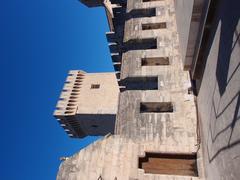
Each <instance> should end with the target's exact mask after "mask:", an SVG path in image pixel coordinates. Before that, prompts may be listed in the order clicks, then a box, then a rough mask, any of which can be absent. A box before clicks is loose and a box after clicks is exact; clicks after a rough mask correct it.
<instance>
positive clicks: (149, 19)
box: [54, 0, 240, 180]
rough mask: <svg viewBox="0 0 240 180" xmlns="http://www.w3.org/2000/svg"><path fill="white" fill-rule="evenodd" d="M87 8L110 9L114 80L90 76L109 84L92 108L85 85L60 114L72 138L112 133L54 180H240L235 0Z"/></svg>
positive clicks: (129, 0) (103, 2) (166, 0)
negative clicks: (71, 104) (73, 101)
mask: <svg viewBox="0 0 240 180" xmlns="http://www.w3.org/2000/svg"><path fill="white" fill-rule="evenodd" d="M81 2H82V3H83V4H85V5H86V6H88V7H97V6H103V7H104V8H105V10H106V15H107V19H108V22H109V29H110V32H107V33H106V36H107V40H108V43H109V49H110V53H111V57H112V61H113V66H114V69H115V73H114V78H113V73H103V74H108V75H109V76H99V75H98V74H96V76H94V78H99V79H100V78H103V79H104V81H108V85H109V86H108V87H106V89H104V90H103V91H104V92H103V94H101V96H102V97H106V99H105V98H103V99H101V100H99V101H96V102H95V103H93V104H92V103H89V102H88V99H89V98H93V99H95V97H96V96H98V94H97V95H95V94H94V93H92V92H91V91H90V89H91V86H90V85H92V84H93V85H97V83H94V82H92V81H91V78H89V79H88V78H86V79H85V81H84V83H85V84H87V85H86V86H85V87H86V88H85V91H86V92H88V93H86V94H85V93H83V94H81V91H79V94H78V96H79V98H78V99H77V100H76V106H74V107H75V108H76V109H74V108H73V111H72V113H70V115H69V114H66V112H67V111H66V107H65V106H64V107H65V109H64V108H63V109H64V113H62V111H61V109H60V110H59V109H57V110H56V111H55V114H54V115H55V116H56V117H57V119H59V122H60V123H61V124H64V125H65V126H66V125H67V126H68V128H65V129H69V130H68V131H67V132H68V134H69V135H70V136H71V137H78V138H79V137H80V138H81V137H84V136H86V135H106V134H107V133H109V134H107V135H106V136H104V137H103V138H101V139H100V140H98V141H96V142H94V143H92V144H90V145H89V146H88V147H86V148H84V149H82V150H81V151H79V152H78V153H76V154H75V155H73V156H72V157H69V158H68V159H67V160H65V161H63V162H62V163H61V165H60V168H59V172H58V175H57V179H58V180H160V179H161V180H165V179H168V180H170V179H189V180H190V179H213V180H215V179H238V177H239V176H240V175H239V171H238V170H237V169H238V167H239V165H240V162H239V158H238V157H239V155H238V152H239V150H240V148H239V139H238V137H239V132H240V131H239V129H240V127H239V126H238V125H239V123H238V119H239V113H240V112H239V101H238V100H239V91H240V88H239V87H240V75H239V72H240V71H239V57H240V56H239V55H240V53H239V52H240V51H239V45H240V43H239V27H240V26H239V12H238V11H237V8H235V7H234V5H235V6H236V5H237V4H239V3H238V2H237V1H234V0H233V1H232V2H231V3H226V1H224V0H221V1H214V0H212V1H210V0H111V1H109V0H98V1H97V0H81ZM226 13H228V14H229V15H228V16H227V17H224V14H226ZM225 24H227V25H225ZM226 27H230V30H229V29H228V30H226V29H224V28H226ZM209 28H210V29H211V30H212V32H211V31H209ZM229 31H230V32H229ZM209 33H210V34H209ZM221 33H224V34H221ZM225 36H226V38H225V39H223V38H224V37H225ZM229 38H230V39H229ZM222 39H223V40H222ZM225 43H226V44H225ZM206 45H207V46H206ZM219 46H220V49H218V47H219ZM225 46H227V47H228V49H227V50H229V51H231V52H228V53H227V54H226V53H225V50H226V49H224V47H225ZM217 52H218V56H217V55H216V53H217ZM206 53H207V54H206ZM217 58H218V59H217ZM216 59H217V60H216ZM219 63H220V64H219ZM226 71H227V72H226ZM74 72H75V71H74ZM76 72H78V73H80V74H81V73H82V74H84V73H83V72H82V71H76ZM86 74H87V73H85V75H86ZM222 75H224V76H222ZM225 75H226V77H225ZM79 76H81V75H79ZM94 78H93V79H94ZM80 79H81V78H80ZM209 82H211V83H209ZM214 82H215V83H214ZM84 83H83V84H84ZM100 86H101V85H100ZM71 88H72V86H71V87H70V91H72V90H73V89H71ZM108 88H109V89H108ZM112 88H113V89H114V90H112ZM83 89H84V88H83ZM83 92H84V91H83ZM61 100H62V99H61ZM66 101H68V100H66ZM85 103H87V104H86V106H85ZM60 104H61V102H60ZM66 104H69V103H68V102H66ZM78 107H79V109H77V108H78ZM81 111H82V112H81ZM85 114H88V116H85ZM109 115H111V116H109ZM69 117H71V118H72V119H75V120H74V121H72V120H71V119H69ZM218 119H219V121H221V123H218V122H217V121H218ZM72 122H73V123H72ZM76 124H77V126H76ZM65 126H64V127H65ZM96 129H98V130H96ZM76 132H80V133H79V134H77V133H76ZM74 133H75V134H74ZM210 136H211V139H210ZM213 137H214V138H213ZM227 137H229V138H227ZM226 143H227V144H226ZM229 157H230V159H229Z"/></svg>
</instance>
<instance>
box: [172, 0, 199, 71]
mask: <svg viewBox="0 0 240 180" xmlns="http://www.w3.org/2000/svg"><path fill="white" fill-rule="evenodd" d="M194 1H195V3H196V1H199V0H174V3H175V9H176V22H177V29H178V34H179V41H180V52H181V56H182V59H183V65H184V66H185V67H187V66H190V65H191V62H188V61H186V60H188V59H187V58H186V52H187V45H188V40H189V29H190V23H191V18H192V11H193V4H194ZM193 21H195V22H196V20H193ZM192 34H196V31H195V33H193V32H192ZM188 48H189V47H188Z"/></svg>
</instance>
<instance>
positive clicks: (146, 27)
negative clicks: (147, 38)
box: [142, 22, 167, 30]
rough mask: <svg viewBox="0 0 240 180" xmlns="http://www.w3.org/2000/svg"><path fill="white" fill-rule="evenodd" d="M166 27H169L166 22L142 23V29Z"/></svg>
mask: <svg viewBox="0 0 240 180" xmlns="http://www.w3.org/2000/svg"><path fill="white" fill-rule="evenodd" d="M165 28H167V23H166V22H162V23H147V24H142V30H150V29H165Z"/></svg>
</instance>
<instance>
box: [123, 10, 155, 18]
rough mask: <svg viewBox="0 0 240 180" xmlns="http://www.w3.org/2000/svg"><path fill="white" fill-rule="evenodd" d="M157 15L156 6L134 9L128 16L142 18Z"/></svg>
mask: <svg viewBox="0 0 240 180" xmlns="http://www.w3.org/2000/svg"><path fill="white" fill-rule="evenodd" d="M153 16H156V8H146V9H133V10H131V11H130V12H129V13H128V18H127V19H130V18H142V17H153Z"/></svg>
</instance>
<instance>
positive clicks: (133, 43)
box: [123, 38, 157, 52]
mask: <svg viewBox="0 0 240 180" xmlns="http://www.w3.org/2000/svg"><path fill="white" fill-rule="evenodd" d="M145 49H157V39H155V38H148V39H132V40H129V41H127V42H126V43H125V44H124V49H123V51H124V52H126V51H131V50H145Z"/></svg>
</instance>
